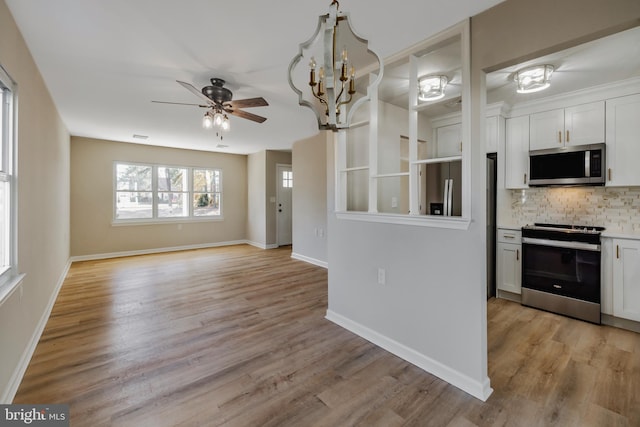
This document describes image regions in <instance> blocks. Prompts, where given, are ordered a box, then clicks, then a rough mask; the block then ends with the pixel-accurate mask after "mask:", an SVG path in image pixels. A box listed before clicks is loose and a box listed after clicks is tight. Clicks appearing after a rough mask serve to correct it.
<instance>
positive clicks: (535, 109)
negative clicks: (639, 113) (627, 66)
mask: <svg viewBox="0 0 640 427" xmlns="http://www.w3.org/2000/svg"><path fill="white" fill-rule="evenodd" d="M635 93H640V77H632V78H630V79H626V80H620V81H617V82H614V83H605V84H602V85H598V86H593V87H590V88H586V89H580V90H576V91H573V92H568V93H563V94H558V95H553V96H549V97H546V98H540V99H536V100H533V101H528V102H522V103H519V104H516V105H514V106H512V108H511V111H510V112H509V115H508V117H519V116H525V115H529V114H535V113H539V112H542V111H551V110H556V109H560V108H567V107H572V106H574V105H580V104H587V103H590V102H595V101H604V100H607V99H611V98H617V97H620V96H626V95H631V94H635Z"/></svg>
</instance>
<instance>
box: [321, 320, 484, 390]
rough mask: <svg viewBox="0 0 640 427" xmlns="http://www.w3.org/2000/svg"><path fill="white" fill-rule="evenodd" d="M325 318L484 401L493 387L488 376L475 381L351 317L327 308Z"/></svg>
mask: <svg viewBox="0 0 640 427" xmlns="http://www.w3.org/2000/svg"><path fill="white" fill-rule="evenodd" d="M326 319H327V320H330V321H332V322H333V323H335V324H337V325H338V326H341V327H343V328H345V329H346V330H348V331H350V332H353V333H354V334H356V335H358V336H360V337H362V338H364V339H366V340H367V341H370V342H372V343H373V344H375V345H377V346H378V347H381V348H383V349H385V350H387V351H388V352H390V353H392V354H395V355H396V356H398V357H400V358H402V359H404V360H406V361H407V362H409V363H411V364H413V365H416V366H417V367H419V368H420V369H423V370H425V371H427V372H429V373H430V374H433V375H435V376H437V377H438V378H440V379H442V380H444V381H446V382H448V383H449V384H451V385H453V386H455V387H457V388H459V389H460V390H462V391H464V392H466V393H469V394H470V395H472V396H473V397H475V398H477V399H480V400H482V401H483V402H485V401H486V400H487V399H488V398H489V396H490V395H491V393H492V392H493V389H492V388H491V386H490V382H489V378H488V377H487V378H485V380H484V381H482V382H480V381H476V380H474V379H473V378H470V377H468V376H467V375H465V374H463V373H461V372H458V371H456V370H455V369H452V368H451V367H449V366H446V365H443V364H442V363H440V362H438V361H436V360H433V359H431V358H430V357H428V356H425V355H424V354H422V353H418V352H417V351H415V350H414V349H412V348H409V347H407V346H405V345H403V344H400V343H399V342H397V341H395V340H393V339H391V338H389V337H386V336H384V335H382V334H380V333H378V332H376V331H374V330H372V329H369V328H367V327H366V326H363V325H361V324H359V323H357V322H354V321H353V320H351V319H348V318H346V317H344V316H342V315H340V314H337V313H335V312H333V311H331V310H327V315H326Z"/></svg>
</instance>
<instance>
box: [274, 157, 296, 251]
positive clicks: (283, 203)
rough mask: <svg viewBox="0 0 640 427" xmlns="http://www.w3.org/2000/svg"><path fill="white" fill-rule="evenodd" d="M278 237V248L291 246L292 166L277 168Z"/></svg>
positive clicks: (278, 166)
mask: <svg viewBox="0 0 640 427" xmlns="http://www.w3.org/2000/svg"><path fill="white" fill-rule="evenodd" d="M276 174H277V175H276V183H277V187H276V188H277V191H276V218H277V219H276V235H277V244H278V246H285V245H290V244H291V241H292V234H293V233H292V225H291V217H292V214H291V199H292V198H291V195H292V192H293V172H292V170H291V165H281V164H279V165H277V166H276Z"/></svg>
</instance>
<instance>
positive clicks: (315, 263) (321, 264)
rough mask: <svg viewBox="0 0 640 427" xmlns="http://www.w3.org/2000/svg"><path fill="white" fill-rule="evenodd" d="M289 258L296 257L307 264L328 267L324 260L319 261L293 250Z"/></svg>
mask: <svg viewBox="0 0 640 427" xmlns="http://www.w3.org/2000/svg"><path fill="white" fill-rule="evenodd" d="M291 258H293V259H297V260H300V261H304V262H308V263H309V264H313V265H317V266H318V267H322V268H329V263H328V262H326V261H320V260H319V259H315V258H311V257H308V256H304V255H300V254H297V253H295V252H292V253H291Z"/></svg>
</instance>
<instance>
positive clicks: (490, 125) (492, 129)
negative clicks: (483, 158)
mask: <svg viewBox="0 0 640 427" xmlns="http://www.w3.org/2000/svg"><path fill="white" fill-rule="evenodd" d="M498 124H499V122H498V116H493V117H487V124H486V131H487V141H486V142H487V146H486V149H487V153H496V152H497V151H498V138H499V135H498Z"/></svg>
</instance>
